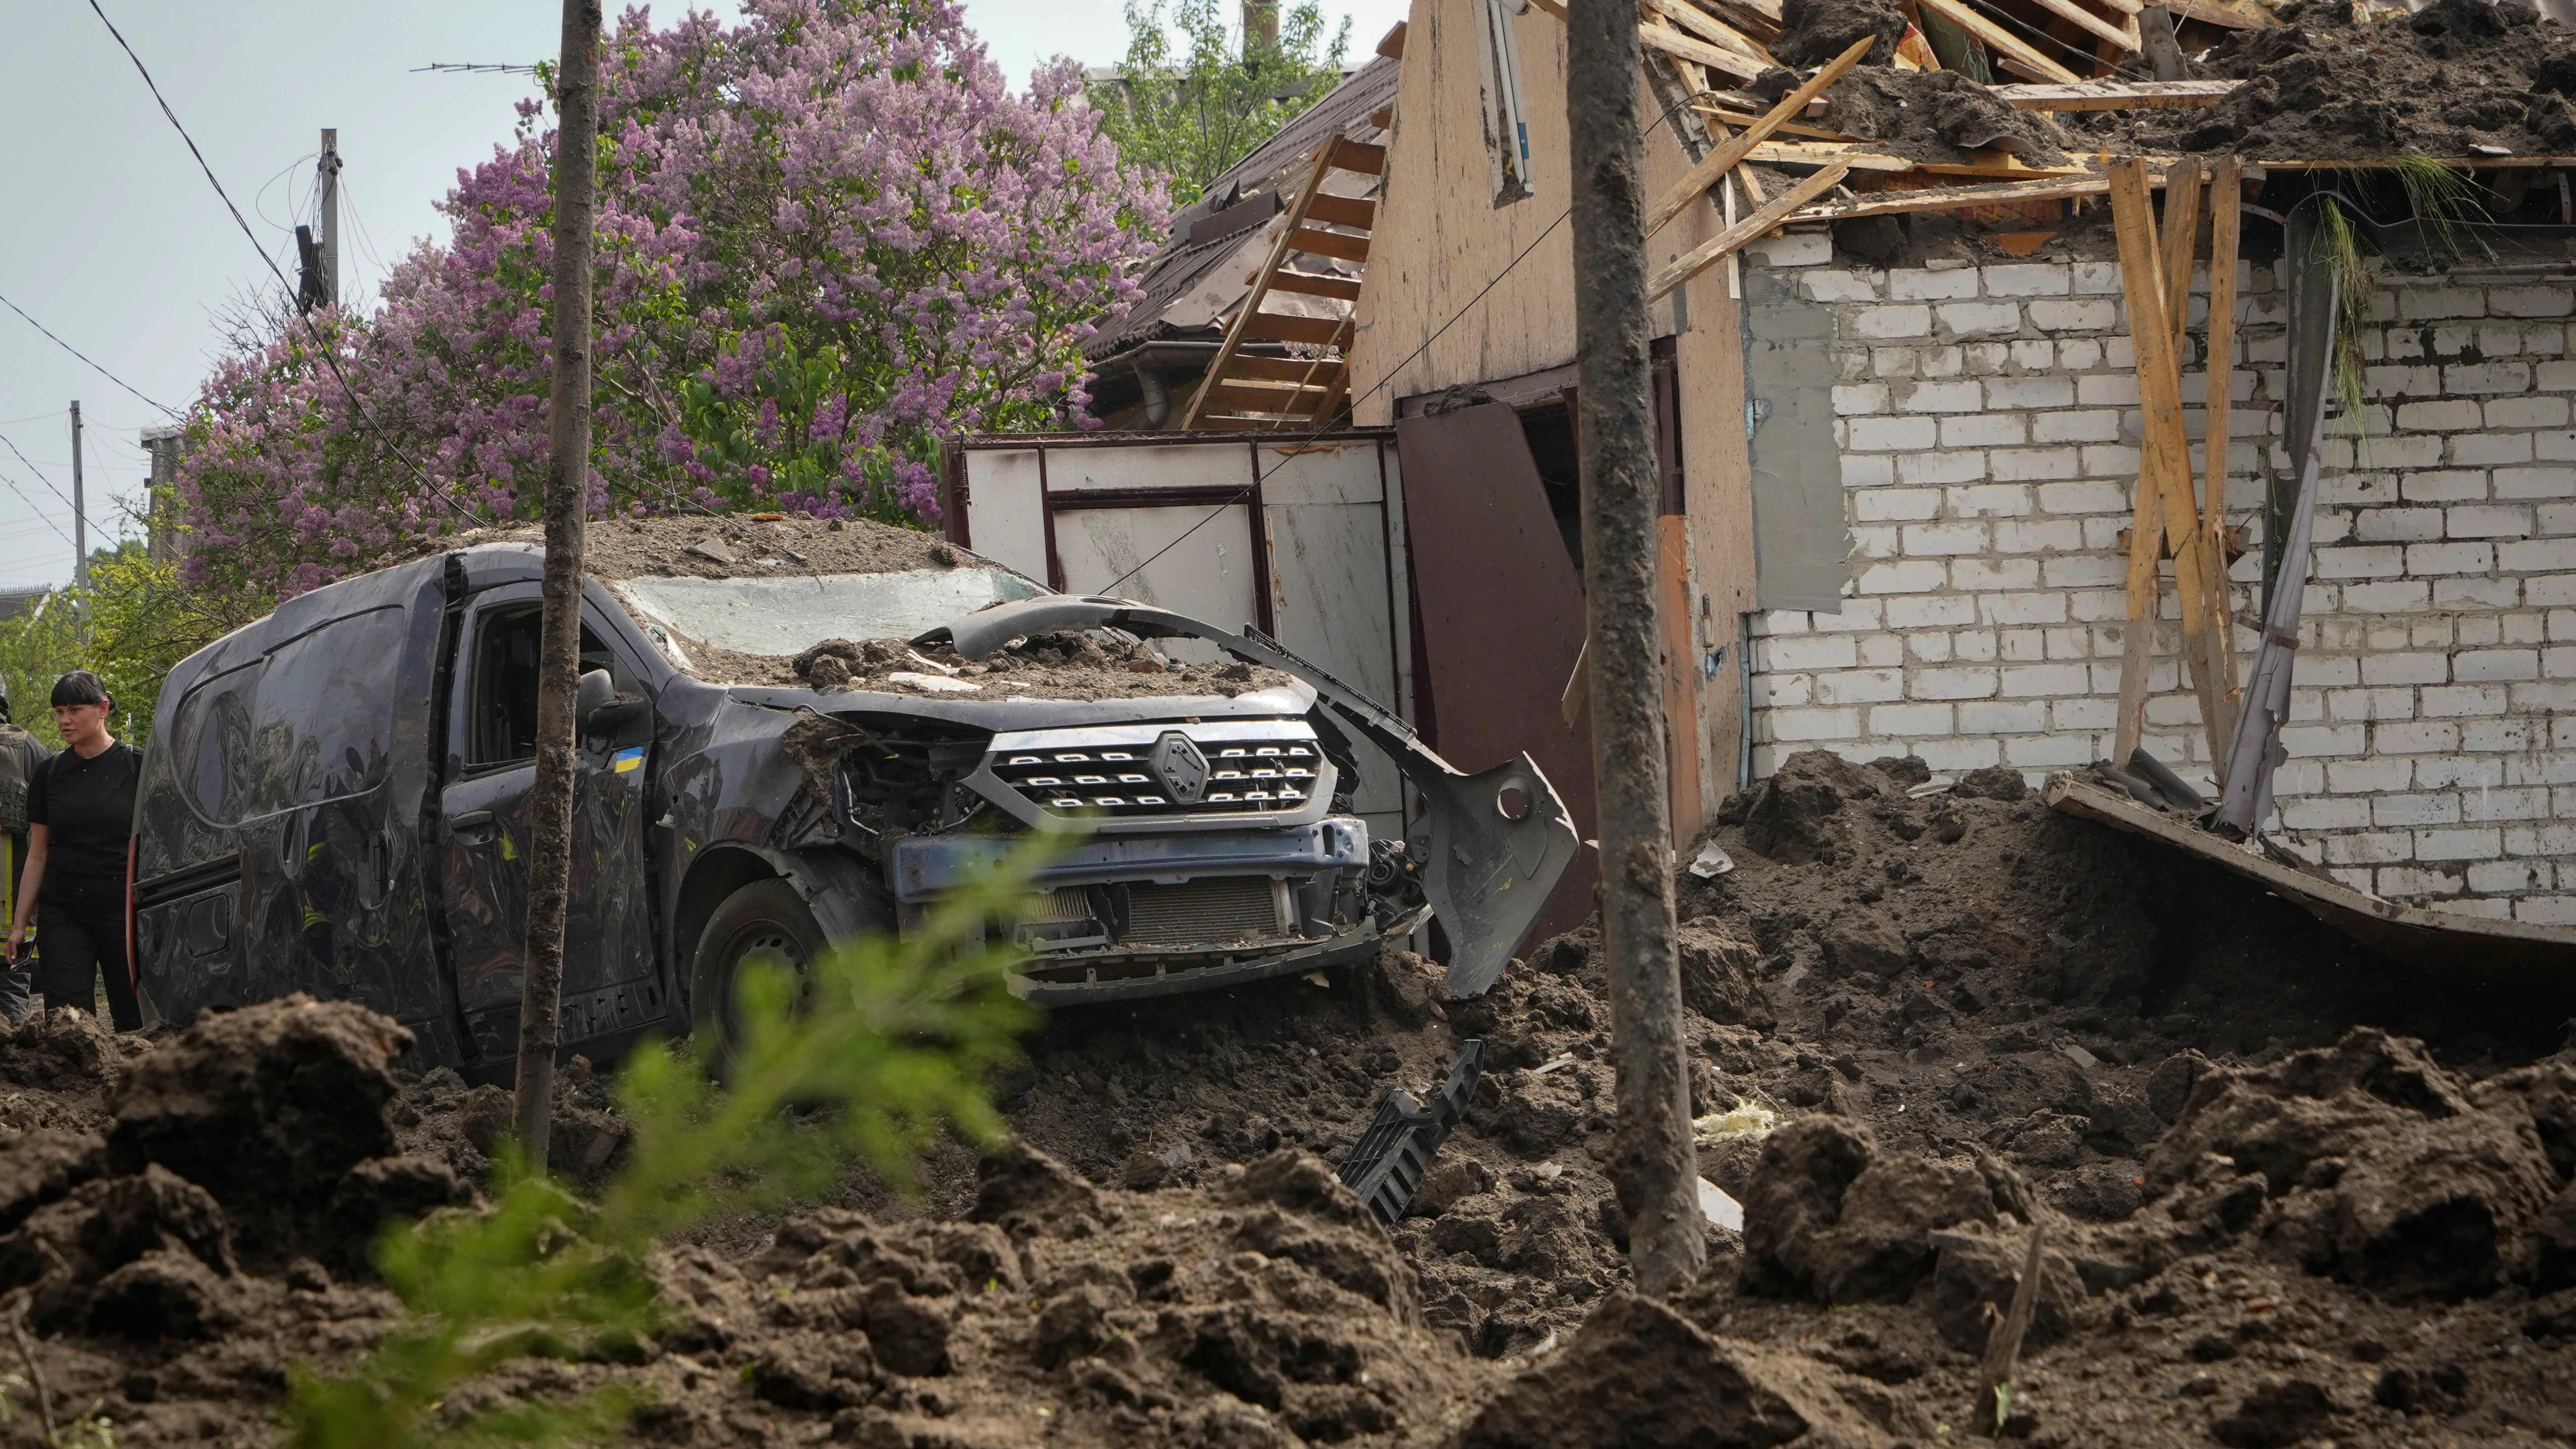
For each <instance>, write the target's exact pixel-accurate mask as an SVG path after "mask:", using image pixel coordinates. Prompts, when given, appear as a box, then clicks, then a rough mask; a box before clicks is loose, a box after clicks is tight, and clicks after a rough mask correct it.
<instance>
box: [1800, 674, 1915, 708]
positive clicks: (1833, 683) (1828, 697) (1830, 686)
mask: <svg viewBox="0 0 2576 1449" xmlns="http://www.w3.org/2000/svg"><path fill="white" fill-rule="evenodd" d="M1904 697H1905V671H1903V670H1901V669H1838V670H1835V671H1833V672H1831V673H1828V674H1819V675H1817V676H1816V703H1818V704H1877V703H1879V702H1881V701H1884V700H1891V699H1903V698H1904Z"/></svg>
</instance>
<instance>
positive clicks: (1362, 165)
mask: <svg viewBox="0 0 2576 1449" xmlns="http://www.w3.org/2000/svg"><path fill="white" fill-rule="evenodd" d="M1333 164H1334V165H1335V166H1338V167H1340V168H1341V169H1342V170H1344V171H1356V172H1358V173H1360V174H1361V175H1362V176H1384V175H1385V174H1386V148H1385V147H1384V146H1372V145H1370V144H1368V143H1367V142H1366V141H1350V140H1343V141H1337V142H1335V143H1334V146H1333Z"/></svg>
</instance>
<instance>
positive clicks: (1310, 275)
mask: <svg viewBox="0 0 2576 1449" xmlns="http://www.w3.org/2000/svg"><path fill="white" fill-rule="evenodd" d="M1270 290H1272V291H1274V292H1295V293H1297V294H1298V295H1299V296H1302V297H1331V298H1334V299H1336V300H1338V301H1343V302H1356V301H1358V300H1359V299H1360V284H1359V282H1358V280H1357V279H1356V278H1352V277H1333V276H1326V275H1324V274H1323V273H1321V272H1301V271H1297V270H1295V269H1294V268H1291V267H1281V268H1280V269H1279V270H1278V271H1276V272H1273V273H1272V274H1271V276H1270Z"/></svg>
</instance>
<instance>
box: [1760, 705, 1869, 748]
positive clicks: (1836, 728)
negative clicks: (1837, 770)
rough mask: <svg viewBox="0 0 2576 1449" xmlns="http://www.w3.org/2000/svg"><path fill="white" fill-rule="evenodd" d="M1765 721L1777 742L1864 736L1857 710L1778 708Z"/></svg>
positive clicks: (1767, 714)
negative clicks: (1861, 734)
mask: <svg viewBox="0 0 2576 1449" xmlns="http://www.w3.org/2000/svg"><path fill="white" fill-rule="evenodd" d="M1762 719H1763V722H1764V723H1766V724H1768V725H1769V726H1770V730H1771V738H1773V739H1775V740H1798V741H1807V740H1848V739H1854V738H1857V737H1858V736H1859V734H1860V711H1859V710H1856V709H1775V710H1770V711H1768V712H1766V713H1765V714H1764V715H1763V716H1762Z"/></svg>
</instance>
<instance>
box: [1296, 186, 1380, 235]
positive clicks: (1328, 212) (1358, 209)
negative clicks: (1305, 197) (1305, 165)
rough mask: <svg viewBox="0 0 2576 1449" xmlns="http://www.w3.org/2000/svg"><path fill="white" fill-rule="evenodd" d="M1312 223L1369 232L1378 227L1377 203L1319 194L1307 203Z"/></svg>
mask: <svg viewBox="0 0 2576 1449" xmlns="http://www.w3.org/2000/svg"><path fill="white" fill-rule="evenodd" d="M1306 217H1307V219H1308V220H1310V221H1328V222H1331V223H1332V224H1333V225H1335V226H1355V227H1358V228H1359V229H1360V230H1362V231H1367V230H1368V229H1370V228H1371V227H1374V226H1376V225H1377V203H1376V202H1374V201H1371V200H1369V199H1368V198H1366V197H1362V196H1335V195H1333V194H1332V193H1331V192H1328V191H1327V192H1318V193H1316V196H1315V199H1314V200H1313V201H1310V202H1308V203H1306Z"/></svg>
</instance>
